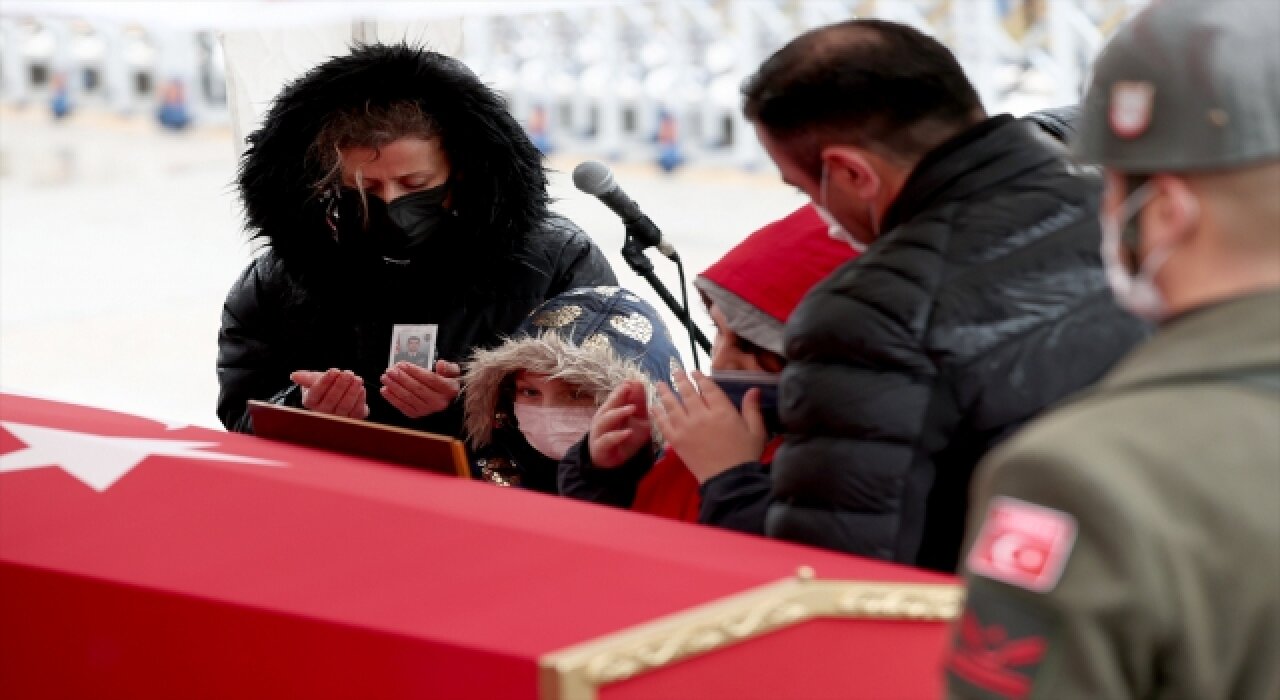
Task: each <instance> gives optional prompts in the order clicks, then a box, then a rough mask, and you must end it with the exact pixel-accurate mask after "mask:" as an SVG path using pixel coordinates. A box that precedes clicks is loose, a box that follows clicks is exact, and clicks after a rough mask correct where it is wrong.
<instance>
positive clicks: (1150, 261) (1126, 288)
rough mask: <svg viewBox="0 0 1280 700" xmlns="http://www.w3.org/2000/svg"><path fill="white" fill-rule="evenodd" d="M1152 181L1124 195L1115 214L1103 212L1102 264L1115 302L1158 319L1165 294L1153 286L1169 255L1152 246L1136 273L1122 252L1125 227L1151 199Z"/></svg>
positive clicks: (1161, 313) (1150, 318)
mask: <svg viewBox="0 0 1280 700" xmlns="http://www.w3.org/2000/svg"><path fill="white" fill-rule="evenodd" d="M1151 197H1152V191H1151V184H1150V183H1146V184H1143V185H1142V186H1141V187H1139V188H1138V189H1136V190H1134V191H1133V192H1132V193H1130V194H1129V196H1128V197H1125V200H1124V203H1123V204H1121V205H1120V209H1119V211H1117V212H1116V214H1115V215H1114V216H1111V215H1108V214H1107V213H1106V212H1105V211H1104V212H1103V214H1102V264H1103V266H1104V267H1105V268H1106V271H1107V282H1108V283H1110V285H1111V292H1112V293H1113V294H1115V297H1116V302H1117V303H1119V304H1120V306H1121V307H1123V308H1125V309H1128V310H1129V311H1130V312H1131V313H1133V314H1134V315H1136V316H1139V317H1141V318H1145V319H1147V320H1149V321H1158V320H1160V319H1161V318H1163V317H1164V315H1165V313H1166V305H1165V300H1164V295H1163V294H1161V293H1160V288H1159V287H1157V286H1156V273H1157V272H1159V271H1160V268H1161V266H1163V265H1164V263H1165V261H1167V260H1168V259H1169V251H1168V250H1167V249H1159V250H1154V251H1152V252H1151V254H1150V255H1148V256H1147V257H1146V258H1145V259H1144V260H1143V261H1142V264H1141V265H1140V268H1139V270H1138V272H1137V274H1134V273H1133V272H1130V270H1129V267H1128V266H1127V265H1126V264H1125V262H1124V258H1123V255H1122V250H1121V249H1122V247H1123V246H1124V230H1125V227H1126V226H1128V225H1129V222H1130V221H1131V220H1132V219H1133V217H1135V216H1137V215H1138V213H1139V212H1141V211H1142V208H1143V207H1145V206H1147V204H1148V203H1149V202H1150V201H1151Z"/></svg>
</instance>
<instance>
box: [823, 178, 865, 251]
mask: <svg viewBox="0 0 1280 700" xmlns="http://www.w3.org/2000/svg"><path fill="white" fill-rule="evenodd" d="M818 199H819V201H818V202H817V203H815V204H814V205H813V208H814V209H815V210H817V212H818V216H821V217H822V220H823V221H825V222H827V235H828V236H830V237H831V238H832V239H833V240H837V241H841V242H843V243H847V244H849V247H850V248H853V250H854V252H856V253H861V252H862V251H864V250H866V249H867V244H866V243H863V242H862V241H860V240H858V239H856V238H854V237H853V234H852V233H849V231H848V230H847V229H845V227H844V226H843V225H841V223H840V222H839V221H838V220H837V219H836V217H835V215H834V214H832V213H831V210H829V209H827V164H826V162H825V161H824V162H823V163H822V183H821V184H820V185H819V187H818Z"/></svg>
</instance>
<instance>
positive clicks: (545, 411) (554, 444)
mask: <svg viewBox="0 0 1280 700" xmlns="http://www.w3.org/2000/svg"><path fill="white" fill-rule="evenodd" d="M515 414H516V423H517V424H518V425H519V426H520V432H521V433H522V434H524V439H525V440H528V441H529V445H530V446H532V447H533V449H535V450H537V451H539V452H541V453H542V454H544V455H546V456H548V457H550V458H551V459H554V460H557V461H559V460H561V459H564V456H565V455H566V454H568V452H569V448H570V447H573V446H574V444H576V443H577V442H578V441H579V440H581V439H582V436H583V435H586V434H587V431H588V430H590V429H591V418H592V417H593V416H595V414H596V407H595V406H534V405H532V404H523V403H517V404H515Z"/></svg>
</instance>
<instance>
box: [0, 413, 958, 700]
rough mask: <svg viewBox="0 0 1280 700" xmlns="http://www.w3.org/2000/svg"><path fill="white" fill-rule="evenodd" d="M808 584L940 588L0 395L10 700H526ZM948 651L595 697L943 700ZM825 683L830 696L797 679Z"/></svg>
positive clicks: (0, 514)
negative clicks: (801, 570)
mask: <svg viewBox="0 0 1280 700" xmlns="http://www.w3.org/2000/svg"><path fill="white" fill-rule="evenodd" d="M801 565H807V566H811V567H813V568H814V569H816V571H817V573H818V575H819V576H820V577H822V578H834V579H860V580H872V581H908V582H943V583H947V582H951V581H952V579H950V578H948V577H943V576H937V575H933V574H928V573H925V572H920V571H915V570H911V569H907V568H903V567H897V566H893V565H889V564H884V563H879V562H872V561H866V560H861V559H858V558H854V557H847V556H843V555H839V554H835V553H831V552H824V551H818V550H814V549H809V548H805V547H800V546H795V545H790V544H785V543H781V542H773V541H767V540H763V539H758V538H752V537H748V536H743V535H736V534H733V533H728V532H722V531H717V530H713V529H710V528H704V527H699V526H695V525H689V524H686V523H678V522H673V521H669V520H665V519H661V518H654V517H649V516H644V515H640V514H635V513H629V512H625V511H621V510H615V509H610V508H605V507H601V506H595V505H591V504H585V503H579V502H574V501H569V500H567V499H558V498H553V497H549V496H543V495H539V494H535V493H530V492H523V491H516V490H511V489H503V488H499V487H495V486H492V485H489V484H486V483H480V482H472V481H466V480H460V479H453V478H448V477H442V476H436V475H433V474H428V473H425V472H419V471H415V470H411V469H408V468H403V467H396V466H392V465H385V464H380V463H377V462H373V461H369V460H364V459H360V458H355V457H348V456H343V455H337V454H332V453H326V452H321V451H317V450H310V449H306V448H301V447H297V446H294V445H288V444H283V443H275V442H271V441H267V440H262V439H259V438H255V437H253V436H247V435H240V434H231V433H223V432H218V431H212V430H206V429H202V428H195V427H182V426H173V425H165V424H163V423H159V422H155V421H151V420H148V419H144V418H140V417H136V416H129V415H124V414H120V413H112V412H108V411H103V410H98V409H92V408H86V407H83V406H75V405H68V404H63V403H56V402H50V401H43V400H37V399H31V398H25V397H19V396H12V395H0V696H3V697H184V698H197V697H308V698H323V697H432V698H453V697H458V698H535V697H538V681H537V676H538V661H539V659H540V658H541V657H543V656H544V655H546V654H548V653H550V652H553V651H556V650H558V649H563V648H565V647H569V646H572V645H576V644H580V643H582V642H584V641H587V640H590V639H593V638H596V637H599V636H601V635H605V634H609V633H613V632H616V631H618V630H622V629H624V628H627V627H630V626H633V625H637V624H639V623H643V622H646V621H650V620H653V619H654V618H656V617H659V616H663V615H667V614H670V613H673V612H677V611H680V610H683V609H686V608H689V607H690V606H695V605H699V604H702V603H706V602H709V601H713V600H717V599H719V598H722V597H724V596H726V595H731V594H734V593H738V592H741V591H744V590H746V589H749V588H751V587H754V586H758V585H760V584H764V583H767V582H770V581H775V580H777V579H780V578H783V577H785V576H787V575H789V574H791V573H792V572H794V571H795V570H796V568H797V567H798V566H801ZM945 627H946V626H945V625H944V624H942V623H922V622H863V621H857V620H824V621H820V622H818V623H811V624H806V625H800V626H797V627H792V628H788V629H786V630H783V631H782V632H779V633H775V634H771V635H765V636H763V637H759V638H756V639H754V640H751V641H749V642H746V643H743V644H740V645H737V646H734V647H729V648H726V649H724V650H720V651H716V652H713V653H711V654H707V655H705V656H701V657H698V658H695V659H692V660H690V661H688V662H685V663H681V664H676V665H673V666H669V667H666V668H664V669H662V670H661V671H660V672H655V673H652V674H647V675H641V676H637V677H635V678H632V679H631V680H628V681H626V682H623V683H618V684H614V685H612V686H607V687H605V688H604V689H603V690H602V692H601V695H600V697H671V696H672V695H671V693H670V691H671V689H672V688H676V687H678V688H682V689H684V690H682V691H681V692H684V691H688V692H686V693H684V694H686V695H688V693H692V694H693V695H694V696H696V697H700V698H717V697H724V698H728V697H733V698H740V697H772V698H782V697H805V698H811V697H857V696H860V695H861V696H866V697H872V696H874V697H934V696H937V695H938V694H939V692H940V681H939V680H938V679H940V678H941V674H940V669H941V663H942V661H941V660H942V654H943V651H944V647H945V643H946V632H945ZM805 630H808V632H806V631H805ZM745 659H754V660H756V661H759V662H760V663H768V664H770V665H769V666H760V663H754V664H753V663H744V660H745ZM814 667H822V668H825V669H826V670H825V671H824V672H823V673H821V674H817V675H816V676H815V675H813V674H810V677H806V676H805V674H804V673H800V672H797V673H796V674H795V677H794V678H788V676H790V675H791V671H788V669H795V670H797V671H799V670H801V669H810V668H814ZM832 669H834V670H832ZM833 673H834V674H835V675H834V676H833V675H832V674H833ZM778 674H783V675H782V676H778ZM773 677H776V678H774V680H769V678H773ZM779 678H781V681H779V680H778V679H779ZM815 678H816V679H817V680H814V679H815ZM779 683H781V685H779ZM815 683H820V684H821V685H820V686H818V687H815V686H814V684H815ZM663 688H666V691H667V694H665V695H664V694H663V691H662V689H663ZM779 688H781V691H779ZM876 689H879V690H878V691H877V690H876ZM864 690H865V691H867V693H865V694H864V692H863V691H864ZM873 691H875V692H873ZM879 691H884V692H879ZM779 693H781V694H779Z"/></svg>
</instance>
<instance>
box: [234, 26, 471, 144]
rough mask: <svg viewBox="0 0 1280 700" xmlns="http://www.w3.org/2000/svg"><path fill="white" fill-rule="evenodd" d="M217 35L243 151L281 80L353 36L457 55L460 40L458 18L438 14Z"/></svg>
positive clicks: (344, 47) (335, 51) (237, 140)
mask: <svg viewBox="0 0 1280 700" xmlns="http://www.w3.org/2000/svg"><path fill="white" fill-rule="evenodd" d="M361 34H364V36H360V35H361ZM219 38H220V39H221V40H222V46H223V53H224V55H225V56H226V71H227V101H228V104H229V105H230V107H231V128H232V131H233V133H234V136H235V144H236V153H237V154H239V153H240V152H242V151H243V150H244V147H245V143H244V138H245V136H247V135H248V134H250V133H251V132H252V131H253V130H254V129H256V128H257V127H258V123H259V121H260V119H261V118H262V115H263V113H265V112H266V110H267V108H268V107H270V105H271V100H272V98H274V97H275V95H276V93H278V92H279V91H280V88H281V87H283V85H284V84H285V83H286V82H288V81H289V80H292V79H293V78H295V77H297V76H299V75H301V74H302V73H304V72H306V71H307V70H308V69H309V68H311V67H313V66H315V65H317V64H319V63H322V62H323V61H325V60H326V59H328V58H330V57H332V56H336V55H340V54H342V53H345V52H346V51H347V48H348V47H349V46H350V45H351V43H352V42H353V41H356V40H364V41H372V40H375V39H377V40H382V41H399V40H401V39H405V40H408V41H412V42H417V43H422V44H425V45H426V46H430V47H431V48H433V49H435V50H436V51H440V52H441V53H447V54H450V55H457V53H458V51H459V49H460V48H461V45H462V21H461V20H460V19H457V18H437V19H433V20H429V21H425V22H424V21H418V22H409V23H404V22H357V23H355V24H331V25H329V26H318V27H307V28H293V29H286V28H278V29H266V30H264V29H257V30H238V31H228V32H221V33H220V34H219Z"/></svg>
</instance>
